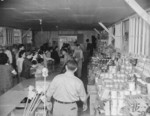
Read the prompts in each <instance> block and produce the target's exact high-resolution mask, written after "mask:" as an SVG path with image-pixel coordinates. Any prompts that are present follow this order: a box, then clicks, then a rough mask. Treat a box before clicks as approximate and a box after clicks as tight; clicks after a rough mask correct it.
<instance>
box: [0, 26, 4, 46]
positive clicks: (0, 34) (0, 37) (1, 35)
mask: <svg viewBox="0 0 150 116" xmlns="http://www.w3.org/2000/svg"><path fill="white" fill-rule="evenodd" d="M3 34H4V30H3V28H2V27H0V45H3V42H4V40H3V39H4V35H3Z"/></svg>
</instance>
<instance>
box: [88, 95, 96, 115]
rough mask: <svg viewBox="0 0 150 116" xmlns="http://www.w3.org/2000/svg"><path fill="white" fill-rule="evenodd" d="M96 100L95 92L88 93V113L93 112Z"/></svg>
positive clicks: (91, 113)
mask: <svg viewBox="0 0 150 116" xmlns="http://www.w3.org/2000/svg"><path fill="white" fill-rule="evenodd" d="M96 102H97V94H91V95H90V104H89V105H90V106H89V107H90V115H94V114H95V103H96Z"/></svg>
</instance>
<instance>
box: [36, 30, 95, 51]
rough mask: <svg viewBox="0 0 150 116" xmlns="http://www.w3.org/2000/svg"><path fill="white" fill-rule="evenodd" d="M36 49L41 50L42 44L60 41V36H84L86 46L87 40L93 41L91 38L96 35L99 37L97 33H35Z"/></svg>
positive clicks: (88, 31)
mask: <svg viewBox="0 0 150 116" xmlns="http://www.w3.org/2000/svg"><path fill="white" fill-rule="evenodd" d="M33 33H34V34H33V35H34V36H33V38H34V42H35V47H36V48H39V47H40V46H41V45H42V44H44V43H46V42H49V43H52V41H53V40H55V41H58V40H59V35H78V34H83V39H84V43H83V44H84V46H85V44H86V39H90V40H91V36H92V35H95V37H97V33H96V32H95V31H90V30H87V31H43V32H33Z"/></svg>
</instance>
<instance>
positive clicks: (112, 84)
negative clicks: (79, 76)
mask: <svg viewBox="0 0 150 116" xmlns="http://www.w3.org/2000/svg"><path fill="white" fill-rule="evenodd" d="M101 60H103V61H107V60H108V59H104V58H103V57H98V55H97V56H96V57H93V58H92V60H91V62H90V64H89V75H88V77H89V80H93V79H94V80H95V81H94V82H93V84H94V85H95V86H96V90H97V100H96V101H97V102H96V103H95V104H96V105H95V114H96V116H101V115H102V114H104V115H105V116H144V115H145V111H146V109H147V108H148V106H149V104H150V100H149V98H148V92H149V88H148V87H149V84H147V83H146V82H145V81H144V80H143V79H142V78H141V77H140V76H137V74H136V73H135V71H134V66H133V65H132V63H131V62H130V57H128V56H121V58H119V59H117V60H116V61H115V60H114V61H115V62H114V64H113V63H110V62H111V61H113V60H112V59H109V60H108V61H107V62H100V61H101ZM110 64H111V65H110ZM104 67H106V68H105V71H103V68H104ZM90 84H91V83H90ZM96 110H97V111H96ZM97 112H99V113H97Z"/></svg>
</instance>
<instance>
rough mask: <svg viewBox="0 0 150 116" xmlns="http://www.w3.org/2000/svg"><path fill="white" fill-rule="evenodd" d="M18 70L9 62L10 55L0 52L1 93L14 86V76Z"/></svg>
mask: <svg viewBox="0 0 150 116" xmlns="http://www.w3.org/2000/svg"><path fill="white" fill-rule="evenodd" d="M16 74H17V73H16V71H15V70H14V69H13V68H12V66H11V65H10V64H8V56H7V55H6V54H5V53H0V95H1V94H3V93H4V92H6V91H7V90H9V89H10V88H12V87H13V76H14V75H16Z"/></svg>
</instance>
